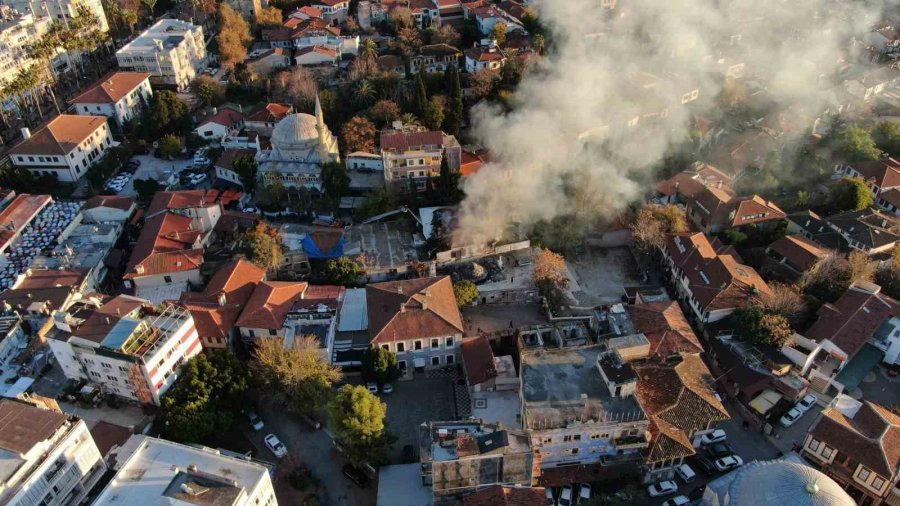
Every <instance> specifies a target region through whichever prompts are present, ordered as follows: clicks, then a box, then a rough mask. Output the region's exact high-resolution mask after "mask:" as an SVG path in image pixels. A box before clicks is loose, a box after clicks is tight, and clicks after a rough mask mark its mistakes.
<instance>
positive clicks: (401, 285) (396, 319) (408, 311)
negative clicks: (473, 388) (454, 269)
mask: <svg viewBox="0 0 900 506" xmlns="http://www.w3.org/2000/svg"><path fill="white" fill-rule="evenodd" d="M366 301H367V313H368V317H369V336H370V338H371V340H372V342H373V343H377V342H390V341H405V340H410V339H423V338H429V337H440V336H448V335H453V334H461V333H462V332H463V324H462V317H461V316H460V314H459V308H458V307H457V305H456V297H455V296H454V294H453V284H452V282H451V281H450V277H449V276H439V277H433V278H419V279H410V280H403V281H390V282H387V283H373V284H369V285H366Z"/></svg>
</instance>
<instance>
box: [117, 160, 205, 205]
mask: <svg viewBox="0 0 900 506" xmlns="http://www.w3.org/2000/svg"><path fill="white" fill-rule="evenodd" d="M132 159H133V160H140V162H141V166H140V167H138V169H137V171H136V172H135V173H134V177H133V178H131V179H129V180H128V182H127V183H126V184H125V187H124V188H122V191H120V192H119V195H125V196H129V197H130V196H134V195H137V192H135V191H134V180H135V179H155V180H157V181H159V183H160V184H161V185H163V186H165V185H166V182H167V180H168V178H169V176H171V175H173V174H178V173H179V172H181V171H182V170H184V169H186V168H187V167H188V166H190V165H191V164H192V163H193V161H192V160H181V159H175V160H171V161H170V160H164V159H162V158H156V157H154V156H153V155H135V156H134V157H132Z"/></svg>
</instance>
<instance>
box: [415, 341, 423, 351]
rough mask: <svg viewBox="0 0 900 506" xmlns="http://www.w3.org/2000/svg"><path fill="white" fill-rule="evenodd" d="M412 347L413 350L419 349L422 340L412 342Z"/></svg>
mask: <svg viewBox="0 0 900 506" xmlns="http://www.w3.org/2000/svg"><path fill="white" fill-rule="evenodd" d="M413 349H414V350H421V349H422V341H416V342H414V343H413Z"/></svg>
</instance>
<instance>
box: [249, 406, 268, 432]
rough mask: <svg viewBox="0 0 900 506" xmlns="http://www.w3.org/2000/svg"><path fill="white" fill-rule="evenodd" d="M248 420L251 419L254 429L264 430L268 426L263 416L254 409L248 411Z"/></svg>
mask: <svg viewBox="0 0 900 506" xmlns="http://www.w3.org/2000/svg"><path fill="white" fill-rule="evenodd" d="M247 420H249V421H250V426H251V427H253V430H262V428H263V427H265V426H266V424H264V423H263V421H262V418H260V417H259V415H257V414H256V413H254V412H253V411H248V412H247Z"/></svg>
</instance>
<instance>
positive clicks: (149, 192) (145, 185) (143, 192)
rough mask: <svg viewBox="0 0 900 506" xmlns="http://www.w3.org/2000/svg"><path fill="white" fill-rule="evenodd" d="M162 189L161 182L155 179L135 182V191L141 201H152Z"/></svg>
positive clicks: (136, 180)
mask: <svg viewBox="0 0 900 506" xmlns="http://www.w3.org/2000/svg"><path fill="white" fill-rule="evenodd" d="M161 189H162V186H160V184H159V181H157V180H155V179H135V180H134V191H135V192H137V194H138V198H140V199H141V200H144V201H146V200H150V199H152V198H153V195H155V194H156V192H158V191H159V190H161Z"/></svg>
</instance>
